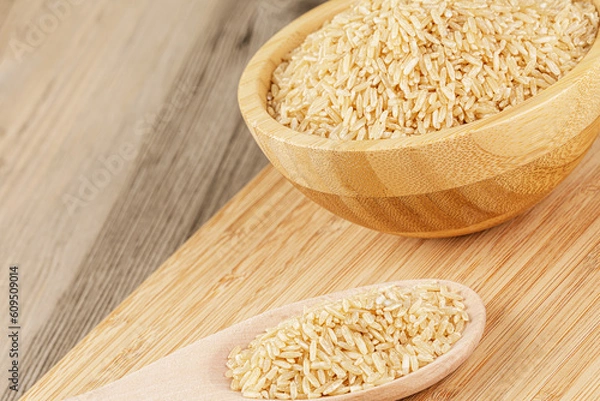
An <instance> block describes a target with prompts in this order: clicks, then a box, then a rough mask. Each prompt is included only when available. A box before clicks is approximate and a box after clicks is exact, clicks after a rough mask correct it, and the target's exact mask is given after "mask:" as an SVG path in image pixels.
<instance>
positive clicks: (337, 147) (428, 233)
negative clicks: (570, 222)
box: [239, 0, 600, 237]
mask: <svg viewBox="0 0 600 401" xmlns="http://www.w3.org/2000/svg"><path fill="white" fill-rule="evenodd" d="M599 3H600V1H599V0H595V2H594V5H595V7H596V8H598V4H599ZM352 4H354V2H353V1H348V0H334V1H330V2H327V3H325V4H324V5H322V6H320V7H318V8H316V9H314V10H312V11H311V12H309V13H307V14H305V15H304V16H302V17H301V18H299V19H298V20H296V21H294V22H293V23H291V24H290V25H288V26H287V27H286V28H284V29H283V30H282V31H280V32H279V33H278V34H277V35H275V36H274V37H273V38H272V39H271V40H269V41H268V42H267V43H266V44H265V45H264V46H263V47H262V48H261V49H260V50H259V51H258V52H257V54H256V55H255V56H254V57H253V59H252V60H251V61H250V63H249V64H248V67H247V68H246V70H245V71H244V74H243V76H242V78H241V81H240V87H239V102H240V108H241V111H242V115H243V116H244V119H245V120H246V123H247V125H248V127H249V128H250V131H251V132H252V134H253V135H254V137H255V139H256V141H257V143H258V144H259V145H260V147H261V148H262V150H263V151H264V153H265V154H266V155H267V157H268V158H269V159H270V161H271V162H272V163H273V165H274V166H275V167H276V168H277V169H278V170H279V171H280V172H281V173H282V174H283V175H284V176H285V177H286V178H288V179H289V180H290V181H291V182H292V183H294V185H295V186H296V187H297V188H298V189H300V190H301V191H302V192H303V193H305V194H306V195H307V196H308V197H310V198H311V199H313V200H314V201H316V202H317V203H319V204H320V205H322V206H324V207H325V208H327V209H329V210H331V211H332V212H334V213H336V214H338V215H340V216H342V217H344V218H346V219H348V220H351V221H353V222H355V223H358V224H362V225H364V226H367V227H370V228H373V229H376V230H380V231H385V232H392V233H396V234H402V235H409V236H419V237H444V236H452V235H460V234H467V233H470V232H474V231H479V230H482V229H485V228H488V227H491V226H494V225H497V224H499V223H501V222H503V221H506V220H507V219H509V218H511V217H513V216H515V215H517V214H519V213H521V212H523V211H524V210H526V209H528V208H529V207H531V206H532V205H534V204H535V203H537V202H538V201H539V200H540V199H542V198H543V197H544V196H545V195H547V194H548V193H549V192H550V191H551V190H552V189H553V188H554V187H556V185H558V183H560V182H561V181H562V180H563V179H564V178H565V177H566V176H567V175H568V174H569V173H570V172H571V171H572V169H573V168H574V167H575V166H576V165H577V163H578V162H579V161H580V160H581V158H582V156H583V155H584V154H585V152H586V151H587V150H588V149H589V147H590V145H591V143H592V142H593V140H594V139H595V137H596V135H597V132H598V126H599V125H600V121H598V115H599V114H600V44H599V42H598V41H597V40H596V41H594V43H593V44H592V45H591V46H590V48H589V50H588V52H587V53H586V55H585V56H584V57H583V58H582V59H581V61H580V62H579V63H577V64H576V65H575V66H574V67H573V69H572V70H571V71H569V72H567V73H566V74H564V76H563V77H561V78H560V79H559V80H558V81H557V82H556V83H555V84H553V85H550V86H549V87H547V88H546V89H544V90H543V91H541V92H539V93H537V95H535V96H532V97H531V98H529V99H527V100H524V101H523V102H521V103H518V104H515V105H514V106H512V107H509V108H507V109H505V110H503V111H501V112H498V113H496V114H494V115H491V116H489V117H486V118H483V119H477V120H475V121H473V122H471V123H468V124H461V125H457V126H453V127H451V128H441V129H440V130H435V131H433V132H428V133H427V134H424V135H410V136H408V137H400V138H389V139H372V140H365V141H358V140H340V139H333V138H326V137H321V136H319V135H307V134H306V133H301V132H298V131H295V130H292V129H291V128H289V127H286V126H284V125H282V124H280V123H279V122H277V121H276V120H275V119H274V118H273V117H271V115H270V114H269V113H268V111H267V108H268V105H267V96H268V93H269V91H270V90H271V77H272V75H273V72H274V71H275V69H276V68H277V67H278V66H279V65H280V64H281V62H282V60H284V59H285V58H286V57H287V56H288V55H289V54H290V52H291V51H292V50H293V49H295V48H296V47H298V45H300V44H301V43H302V42H303V41H304V39H305V38H306V37H307V36H308V35H309V34H310V33H312V32H315V31H317V30H318V29H319V28H321V26H322V25H323V24H324V23H325V22H326V21H329V20H331V19H332V18H333V17H334V16H335V15H336V14H339V13H341V12H343V11H344V10H347V9H348V7H350V6H351V5H352ZM467 24H468V22H467ZM492 62H493V60H492ZM405 67H406V66H405ZM417 67H418V63H417V65H415V66H414V69H417ZM411 68H413V67H412V66H411ZM482 68H483V67H482ZM413 72H414V70H413ZM436 91H437V89H436ZM440 91H441V89H440ZM436 93H437V92H436ZM389 115H390V113H388V117H389ZM357 118H358V117H357ZM438 118H439V117H438ZM350 119H352V117H350ZM342 120H343V118H342ZM357 121H358V120H357ZM350 122H351V121H350Z"/></svg>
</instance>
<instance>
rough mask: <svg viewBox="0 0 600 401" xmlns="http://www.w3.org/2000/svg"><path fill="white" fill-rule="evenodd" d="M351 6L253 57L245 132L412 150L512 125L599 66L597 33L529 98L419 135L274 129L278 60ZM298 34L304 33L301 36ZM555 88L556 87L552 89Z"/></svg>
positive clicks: (242, 101)
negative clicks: (361, 136)
mask: <svg viewBox="0 0 600 401" xmlns="http://www.w3.org/2000/svg"><path fill="white" fill-rule="evenodd" d="M354 1H356V0H330V1H328V2H326V3H324V4H321V5H320V6H317V7H315V8H313V9H312V10H310V11H308V12H306V13H305V14H303V15H302V16H300V17H298V18H297V19H295V20H294V21H292V22H291V23H289V24H288V25H286V26H285V27H284V28H283V29H281V30H280V31H279V32H277V33H276V34H275V35H274V36H273V37H271V38H270V39H269V40H268V41H267V42H266V43H265V44H264V45H263V46H262V47H261V48H260V49H259V50H258V51H257V52H256V54H255V55H254V56H253V57H252V59H251V60H250V62H249V63H248V65H247V66H246V68H245V70H244V72H243V73H242V76H241V78H240V83H239V87H238V102H239V106H240V110H241V112H242V116H243V117H244V119H245V120H246V122H247V124H248V125H249V126H251V127H252V128H253V129H255V130H257V131H259V132H260V133H261V134H262V135H266V136H268V137H269V138H271V139H275V140H279V141H282V142H285V143H287V144H289V145H292V146H295V147H299V148H311V149H320V150H329V151H336V152H374V151H382V150H394V149H403V148H418V147H421V146H426V145H432V144H435V143H440V142H444V141H446V140H451V139H458V138H460V137H463V136H467V135H471V134H474V133H478V132H480V131H483V130H487V129H490V128H493V127H495V126H497V125H499V124H503V123H506V122H507V121H509V120H514V121H518V120H519V119H521V118H523V117H524V116H525V115H526V114H528V113H530V112H532V111H534V110H539V109H541V108H544V107H545V105H546V104H547V103H549V102H551V101H552V99H554V98H555V97H557V96H559V95H560V94H561V93H563V92H564V91H567V90H568V88H569V87H571V86H572V85H575V84H577V83H580V82H581V81H582V80H585V79H586V75H587V74H586V73H590V70H591V69H593V67H594V66H597V65H600V39H599V38H600V35H599V34H598V33H597V35H596V39H595V41H594V43H593V45H592V47H591V48H590V49H589V50H588V52H587V54H586V55H585V56H584V57H583V59H582V60H581V61H580V62H579V63H578V64H577V65H576V66H575V68H573V69H572V70H571V71H569V72H568V73H567V74H565V76H563V77H562V78H560V79H559V80H558V81H557V82H555V83H554V84H552V85H551V86H549V87H548V88H546V89H544V90H542V91H541V92H539V93H538V94H536V95H535V96H532V97H530V98H529V99H527V100H525V101H524V102H522V103H520V104H518V105H517V106H514V107H510V108H508V109H505V110H503V111H501V112H499V113H496V114H494V115H492V116H489V117H486V118H483V119H480V120H477V121H473V122H471V123H467V124H462V125H458V126H455V127H452V128H443V129H441V130H438V131H434V132H430V133H427V134H423V135H414V136H410V137H403V138H393V139H392V138H389V139H369V140H346V141H344V140H340V139H331V138H324V137H320V136H316V135H309V134H306V133H303V132H298V131H295V130H292V129H291V128H289V127H286V126H284V125H282V124H280V123H279V122H278V121H276V120H275V119H274V118H273V117H271V115H270V114H269V113H268V112H267V110H266V95H267V91H268V89H269V86H270V82H271V76H272V74H273V71H274V70H275V68H276V67H277V66H278V65H279V63H280V62H281V60H282V59H283V57H285V56H286V55H287V54H288V53H289V52H290V51H291V50H293V49H294V48H296V47H297V46H298V45H299V44H300V43H302V41H303V40H304V38H305V37H306V36H307V35H308V34H309V33H311V32H314V31H315V30H317V29H319V28H320V27H321V26H322V25H323V23H325V22H326V21H328V20H330V19H331V18H332V17H333V16H334V15H335V14H338V13H339V12H341V11H343V10H345V9H347V8H348V7H349V6H350V5H351V4H352V3H353V2H354ZM593 4H594V5H595V7H596V9H597V10H598V11H599V12H600V0H593ZM307 28H310V29H307ZM301 32H306V34H303V33H301ZM599 32H600V30H599ZM264 77H268V81H267V82H265V80H264ZM558 83H561V84H560V85H557V84H558Z"/></svg>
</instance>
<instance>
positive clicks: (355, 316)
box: [226, 282, 469, 400]
mask: <svg viewBox="0 0 600 401" xmlns="http://www.w3.org/2000/svg"><path fill="white" fill-rule="evenodd" d="M468 320H469V318H468V315H467V312H466V310H465V305H464V304H463V303H462V296H461V295H459V294H458V293H456V292H453V291H451V290H449V289H448V288H446V287H445V286H444V285H440V284H438V283H437V282H431V283H428V284H423V285H419V286H416V287H412V288H402V287H387V288H379V289H377V290H372V291H369V292H364V293H360V294H357V295H355V296H352V297H349V298H344V299H341V300H337V301H332V302H328V303H325V304H321V305H318V306H316V307H313V308H311V309H309V310H307V311H305V312H304V314H302V315H301V316H298V317H294V318H291V319H288V320H285V321H283V322H281V323H280V324H279V325H278V326H277V327H274V328H270V329H267V330H266V332H265V333H264V334H262V335H259V336H257V337H256V339H255V340H253V341H252V342H251V343H250V345H249V346H248V347H247V348H245V349H243V350H242V349H241V348H240V347H236V348H235V349H233V350H232V351H231V353H230V355H229V360H228V363H227V367H228V371H227V373H226V376H227V377H230V378H231V379H232V382H231V388H232V389H233V390H237V391H241V392H242V395H243V396H245V397H251V398H264V399H284V400H285V399H292V400H295V399H309V398H317V397H321V396H327V395H340V394H345V393H349V392H355V391H359V390H363V389H367V388H371V387H374V386H377V385H381V384H384V383H388V382H390V381H392V380H394V379H396V378H398V377H401V376H404V375H407V374H409V373H411V372H414V371H415V370H417V369H419V368H420V367H422V366H425V365H427V364H429V363H430V362H432V361H433V360H434V359H435V358H436V357H438V356H440V355H442V354H444V353H445V352H447V351H448V350H450V347H451V346H452V344H454V343H455V342H456V341H458V339H459V338H460V337H461V333H462V331H463V328H464V327H465V324H466V323H467V322H468Z"/></svg>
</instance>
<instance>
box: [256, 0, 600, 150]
mask: <svg viewBox="0 0 600 401" xmlns="http://www.w3.org/2000/svg"><path fill="white" fill-rule="evenodd" d="M597 30H598V13H597V11H596V9H595V8H594V6H593V4H592V3H590V2H589V1H586V0H551V1H538V0H518V1H515V0H512V1H508V0H463V1H450V2H448V1H445V0H380V1H377V0H360V1H358V2H356V3H355V4H354V5H353V6H352V7H350V8H349V9H348V10H346V11H343V12H341V13H339V14H337V15H336V16H335V17H334V18H333V19H332V20H331V21H329V22H327V23H325V25H324V26H323V27H322V28H320V29H319V30H317V31H315V32H313V33H311V34H310V35H308V37H307V38H306V39H305V40H304V41H303V42H302V44H301V45H300V46H298V47H297V48H296V49H294V50H293V51H292V52H291V54H289V55H288V56H286V58H285V59H284V61H283V62H282V63H281V64H280V65H279V66H278V67H277V68H276V69H275V71H274V73H273V84H272V85H271V90H270V91H269V94H268V107H267V110H268V111H269V113H270V114H271V115H272V116H273V117H274V118H275V119H276V120H277V121H279V122H280V123H281V124H283V125H286V126H288V127H290V128H292V129H294V130H297V131H300V132H305V133H309V134H314V135H320V136H325V137H329V138H334V139H343V140H347V139H358V140H361V139H381V138H399V137H402V136H408V135H418V134H425V133H428V132H431V131H436V130H440V129H442V128H450V127H453V126H457V125H461V124H465V123H469V122H472V121H475V120H478V119H481V118H485V117H487V116H490V115H493V114H495V113H498V112H500V111H502V110H504V109H505V108H507V107H510V106H515V105H517V104H519V103H521V102H523V101H524V100H526V99H528V98H529V97H531V96H534V95H536V94H537V93H538V92H539V91H541V90H543V89H546V88H547V87H549V86H550V85H552V84H553V83H554V82H556V81H557V80H558V79H560V78H561V77H562V76H564V74H565V73H566V72H568V71H570V70H572V69H573V67H574V66H575V65H576V64H577V63H578V62H579V61H580V60H581V59H582V58H583V56H584V55H585V53H586V52H587V51H588V50H589V48H590V46H591V45H592V43H593V42H594V39H595V37H596V33H597Z"/></svg>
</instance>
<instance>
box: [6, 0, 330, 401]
mask: <svg viewBox="0 0 600 401" xmlns="http://www.w3.org/2000/svg"><path fill="white" fill-rule="evenodd" d="M318 3H320V2H319V1H305V0H300V1H282V0H247V1H236V0H196V1H191V2H190V1H184V0H173V1H153V0H141V1H132V0H124V1H109V0H100V1H80V0H79V1H75V0H26V1H25V0H0V63H1V64H0V294H3V295H2V299H4V294H7V291H8V290H7V283H8V267H9V264H11V263H17V264H19V266H20V285H21V316H20V323H21V325H22V331H21V339H20V348H21V355H20V364H21V381H20V384H21V390H20V391H19V392H17V393H15V392H12V391H9V390H8V389H7V387H8V386H5V385H3V386H2V387H1V388H0V399H2V400H6V401H9V400H15V399H17V398H18V397H19V396H20V395H22V394H23V391H24V390H27V389H28V388H29V387H30V386H31V385H32V384H33V383H34V382H35V381H37V380H38V379H39V378H40V377H41V376H42V375H43V374H44V373H45V372H46V371H47V370H48V369H49V368H50V367H51V366H52V365H54V364H55V363H56V362H58V361H59V360H60V359H61V358H62V357H63V355H65V353H66V352H67V351H68V350H70V349H71V348H72V347H73V346H74V345H75V344H76V343H77V342H78V341H79V340H80V339H81V338H82V337H83V336H84V335H85V334H86V333H87V332H89V330H91V329H92V328H93V327H94V326H95V325H96V324H97V323H98V322H100V321H101V320H102V318H104V317H105V316H106V315H107V314H108V313H109V312H110V311H111V310H112V309H114V308H115V307H116V306H117V305H118V304H119V303H120V302H121V301H122V300H123V299H124V298H125V297H126V296H127V295H128V294H130V293H131V292H132V291H133V290H134V289H135V288H136V287H137V286H138V285H139V284H140V283H141V282H142V281H143V280H144V279H145V278H146V277H147V276H148V275H149V274H150V273H152V272H153V271H154V270H155V269H156V268H157V267H158V266H159V265H160V264H161V263H162V262H163V261H164V260H165V259H166V258H167V257H168V256H169V255H170V254H171V253H172V252H173V251H174V250H175V249H177V247H178V246H179V245H180V244H182V243H183V242H184V241H185V240H186V239H187V238H188V237H189V236H190V235H191V234H192V233H193V232H194V231H196V230H197V229H198V227H200V226H201V225H202V223H203V222H204V221H206V220H207V219H208V218H209V217H210V216H212V215H213V214H214V213H215V212H216V211H217V210H218V209H219V208H220V207H221V206H222V205H223V204H224V202H225V201H226V200H228V199H229V198H230V197H231V196H233V194H235V193H236V192H237V191H238V190H239V189H240V188H241V187H242V186H243V185H244V184H245V183H246V182H247V181H248V180H249V179H250V178H252V177H253V176H255V175H256V174H257V173H258V171H260V169H261V168H262V167H264V166H265V165H266V164H267V161H266V159H265V158H264V157H263V156H262V154H261V152H260V150H259V149H258V147H257V146H256V145H255V144H254V142H253V140H252V139H251V135H250V134H249V133H248V131H247V129H246V128H245V126H244V123H243V121H242V119H241V117H240V115H239V112H238V106H237V102H236V87H237V83H238V80H239V76H240V75H241V72H242V70H243V68H244V66H245V64H246V62H247V61H248V59H249V57H250V56H251V55H252V54H253V53H254V52H255V51H256V50H257V49H258V47H259V46H260V45H261V44H262V43H264V42H265V41H266V40H267V39H268V37H270V36H271V35H272V34H273V33H274V32H276V31H277V30H278V29H279V28H280V27H282V26H283V25H284V24H286V23H287V22H289V21H290V20H291V19H293V18H294V17H296V16H298V15H300V14H301V13H303V12H304V11H306V10H307V9H309V8H312V7H313V6H315V5H317V4H318ZM107 165H108V168H107ZM0 308H2V310H3V311H4V310H5V308H8V305H7V304H6V302H5V301H2V303H1V304H0ZM3 316H6V315H5V314H3ZM1 324H2V327H6V326H7V324H8V321H7V320H6V319H4V318H3V319H2V321H1ZM2 333H4V331H3V332H2ZM2 338H3V339H2V340H1V341H0V368H1V370H2V371H3V372H4V371H5V367H6V368H7V367H8V366H9V365H8V364H9V363H10V360H9V358H8V354H7V350H8V341H7V339H6V337H5V335H4V334H2ZM4 376H5V375H2V380H3V383H4V382H5V380H6V379H5V378H4Z"/></svg>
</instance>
